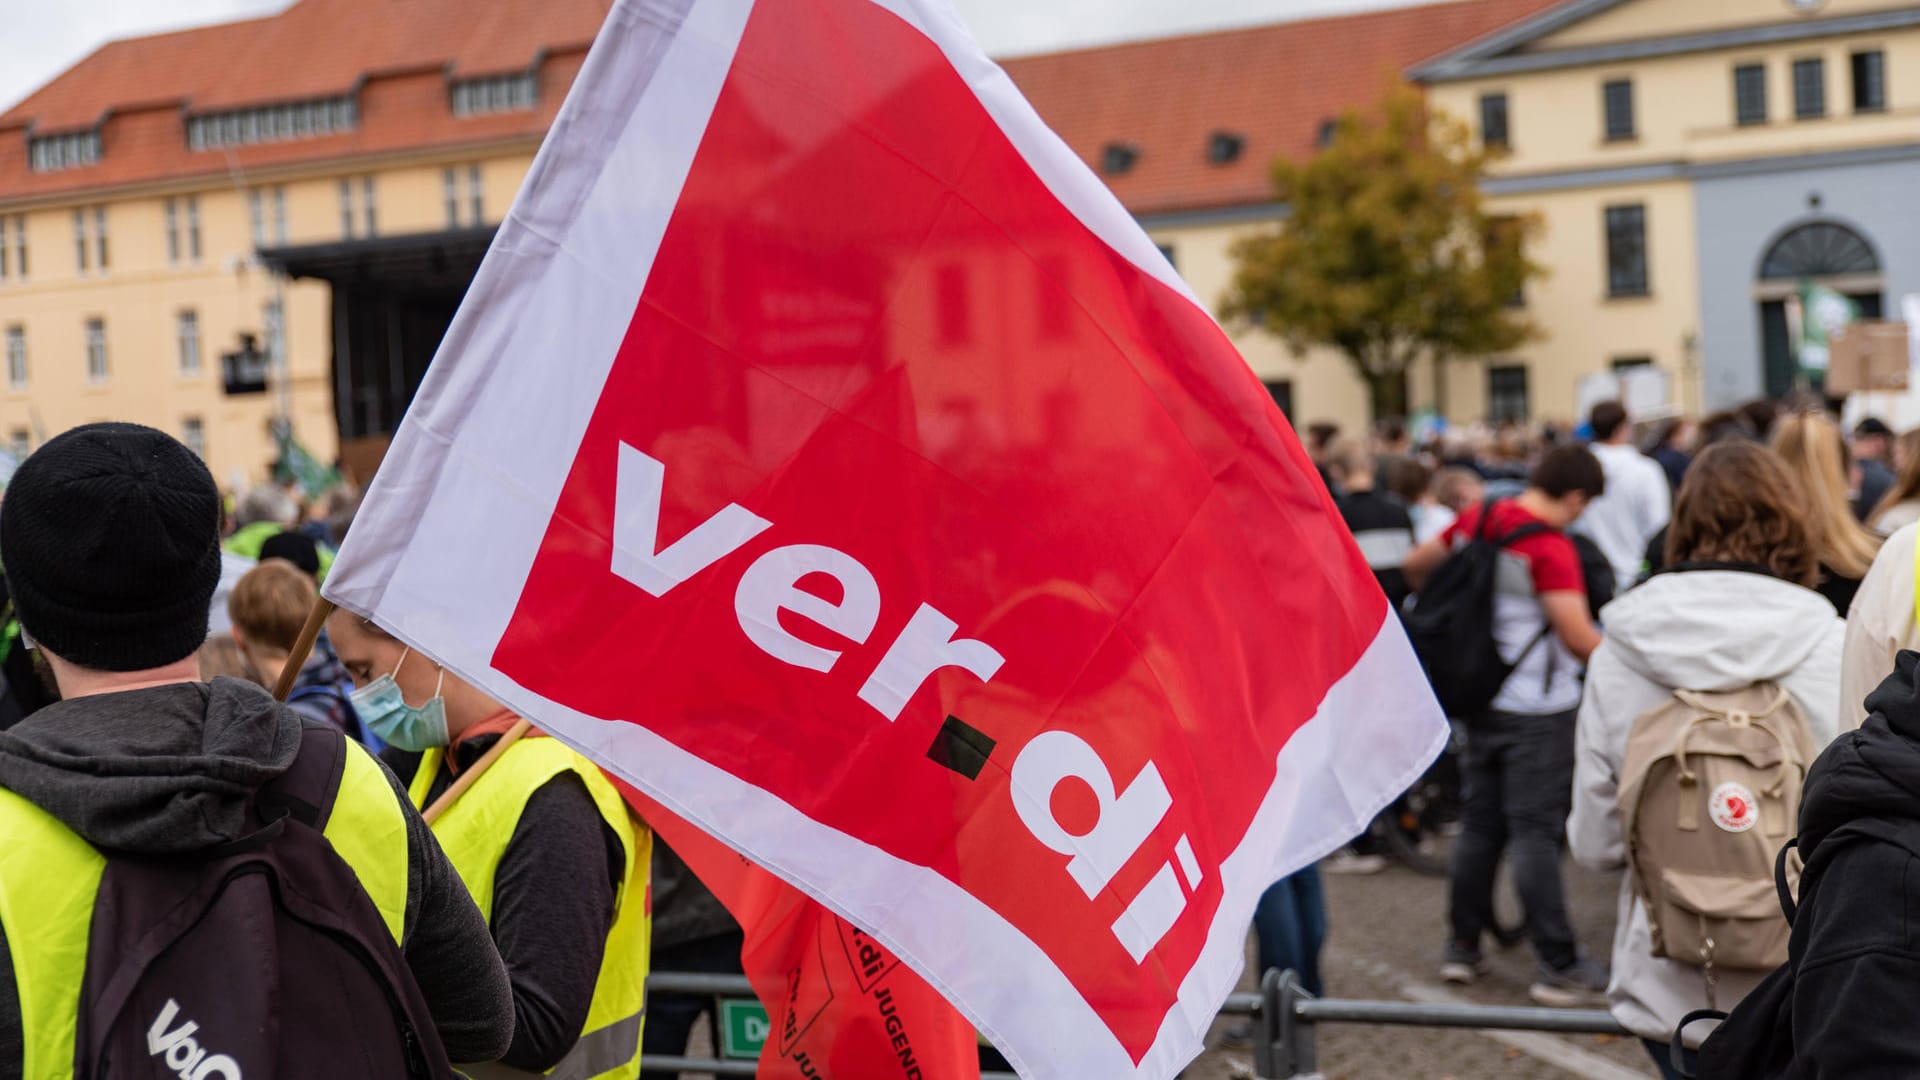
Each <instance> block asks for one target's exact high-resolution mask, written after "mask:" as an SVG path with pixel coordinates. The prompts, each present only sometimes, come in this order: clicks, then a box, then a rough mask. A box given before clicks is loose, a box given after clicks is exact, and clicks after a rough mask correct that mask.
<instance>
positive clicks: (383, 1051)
mask: <svg viewBox="0 0 1920 1080" xmlns="http://www.w3.org/2000/svg"><path fill="white" fill-rule="evenodd" d="M348 752H349V751H348V748H347V745H346V737H345V736H344V735H342V734H341V733H340V732H338V731H335V730H333V729H332V728H330V727H326V726H325V725H320V724H304V725H302V739H301V744H300V752H299V754H298V756H297V757H296V758H295V759H294V764H293V766H292V768H290V769H289V770H288V771H287V772H286V773H285V774H284V775H283V776H282V777H281V778H280V779H279V780H277V781H275V782H274V783H273V784H270V785H268V786H267V787H265V788H263V789H261V791H260V793H259V796H258V798H257V800H256V807H257V810H258V814H259V819H260V821H259V828H258V830H257V831H255V832H253V833H252V834H251V835H248V836H246V837H243V838H242V839H240V840H238V841H235V842H233V843H231V844H227V845H224V846H223V847H221V848H218V849H214V850H211V851H206V852H197V853H195V854H194V855H193V856H192V857H190V858H185V859H183V858H180V857H177V856H176V857H171V858H145V857H138V856H132V855H126V854H121V853H114V852H108V853H106V854H107V856H108V859H107V866H106V870H105V873H104V875H103V876H102V878H101V881H100V891H99V894H98V897H97V898H96V900H95V901H94V909H93V924H92V929H91V932H90V935H89V938H88V943H87V967H86V975H85V980H84V982H83V983H82V986H81V993H80V1012H79V1025H78V1030H77V1032H76V1038H75V1040H74V1071H73V1075H74V1078H75V1080H107V1078H109V1077H111V1078H113V1080H128V1078H135V1080H147V1078H152V1080H323V1078H332V1077H342V1076H353V1077H370V1078H377V1080H400V1078H406V1080H415V1078H421V1080H448V1078H451V1077H452V1075H453V1072H452V1069H451V1067H450V1066H449V1064H448V1062H447V1057H446V1051H445V1049H444V1048H443V1047H442V1046H441V1045H440V1038H439V1033H438V1032H437V1030H436V1029H435V1028H434V1026H433V1021H432V1018H431V1015H430V1014H429V1013H428V1011H427V1005H426V1001H425V1000H424V999H423V998H422V997H421V994H420V990H419V987H418V986H416V985H415V984H414V981H413V976H412V973H411V972H410V971H409V970H408V968H407V965H406V962H405V960H404V959H403V958H402V956H401V953H400V947H399V945H398V944H396V943H395V942H394V940H393V935H392V933H391V932H390V931H389V930H388V929H387V925H386V923H385V922H384V921H383V920H382V919H381V916H380V913H379V911H378V910H377V909H376V908H375V907H374V905H373V901H372V899H371V898H369V897H368V896H367V894H366V891H365V890H364V889H362V888H361V887H360V883H359V879H358V878H357V877H356V876H355V874H354V872H353V868H352V867H351V866H349V865H348V864H347V862H346V861H345V860H344V859H342V858H341V857H340V856H339V855H338V854H337V853H336V852H335V851H334V850H333V847H332V846H331V845H330V844H328V843H327V841H326V839H325V837H324V836H323V835H322V832H321V830H322V829H324V828H325V827H326V823H327V818H328V815H329V813H330V812H331V810H332V800H333V794H334V792H335V791H337V789H338V786H339V781H340V777H341V774H342V771H343V769H344V767H345V763H346V754H347V753H348Z"/></svg>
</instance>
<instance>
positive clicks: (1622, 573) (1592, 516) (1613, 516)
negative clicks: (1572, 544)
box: [1573, 443, 1673, 592]
mask: <svg viewBox="0 0 1920 1080" xmlns="http://www.w3.org/2000/svg"><path fill="white" fill-rule="evenodd" d="M1588 449H1590V450H1592V451H1593V456H1594V457H1595V458H1598V459H1599V461H1600V468H1601V470H1602V471H1604V472H1605V473H1606V474H1607V490H1606V493H1605V494H1603V495H1601V496H1600V497H1599V498H1597V499H1595V500H1593V501H1592V502H1591V503H1588V504H1587V509H1586V512H1585V513H1583V514H1581V515H1580V519H1579V520H1578V521H1575V522H1574V523H1573V531H1574V532H1577V533H1579V534H1581V535H1582V536H1586V537H1588V538H1589V539H1591V540H1592V541H1593V542H1594V544H1595V546H1597V547H1599V549H1600V553H1601V554H1603V555H1605V556H1606V557H1607V562H1608V564H1609V565H1611V566H1612V567H1613V577H1614V582H1615V584H1614V588H1616V589H1618V590H1619V591H1620V592H1626V591H1627V590H1628V589H1631V588H1633V583H1634V582H1636V581H1638V580H1640V567H1641V566H1642V565H1643V564H1644V563H1645V562H1646V561H1647V543H1648V541H1651V540H1652V539H1653V534H1655V533H1657V532H1659V531H1660V530H1661V529H1664V528H1666V527H1667V520H1668V518H1669V517H1671V516H1672V511H1673V497H1672V495H1671V494H1670V493H1669V492H1668V491H1667V471H1666V470H1665V469H1662V468H1661V467H1660V463H1659V462H1657V461H1655V460H1653V459H1652V458H1650V457H1647V456H1646V455H1645V454H1642V453H1641V452H1640V451H1638V450H1635V449H1634V448H1633V447H1631V446H1626V445H1622V444H1617V443H1594V444H1593V445H1592V446H1590V447H1588Z"/></svg>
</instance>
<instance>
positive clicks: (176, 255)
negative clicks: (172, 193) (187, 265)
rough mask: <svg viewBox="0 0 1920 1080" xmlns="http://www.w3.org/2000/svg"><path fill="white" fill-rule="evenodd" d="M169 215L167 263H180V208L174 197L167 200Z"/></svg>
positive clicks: (169, 264) (175, 264)
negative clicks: (176, 204)
mask: <svg viewBox="0 0 1920 1080" xmlns="http://www.w3.org/2000/svg"><path fill="white" fill-rule="evenodd" d="M166 216H167V265H168V266H178V265H180V208H179V207H177V206H175V205H174V201H173V200H172V199H168V200H167V202H166Z"/></svg>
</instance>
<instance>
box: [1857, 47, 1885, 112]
mask: <svg viewBox="0 0 1920 1080" xmlns="http://www.w3.org/2000/svg"><path fill="white" fill-rule="evenodd" d="M1886 109H1887V54H1886V53H1884V52H1881V51H1880V50H1879V49H1873V50H1870V51H1868V52H1857V53H1854V54H1853V111H1854V112H1857V113H1876V112H1885V111H1886Z"/></svg>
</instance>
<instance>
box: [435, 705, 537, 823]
mask: <svg viewBox="0 0 1920 1080" xmlns="http://www.w3.org/2000/svg"><path fill="white" fill-rule="evenodd" d="M532 730H533V722H532V721H530V720H528V719H527V718H526V717H521V718H520V719H519V720H518V721H517V722H515V724H514V725H513V726H512V727H510V728H508V729H507V733H506V734H505V735H502V736H500V741H499V742H496V743H494V744H493V745H492V746H491V747H488V748H487V752H486V753H484V754H482V755H480V760H479V761H476V762H474V763H473V764H472V765H469V766H467V767H466V769H465V770H464V771H462V772H461V773H460V775H459V776H457V777H455V778H454V780H453V785H452V786H451V787H449V788H447V790H445V791H443V792H441V793H440V797H439V798H437V799H435V800H433V805H432V806H429V807H427V810H426V813H424V814H421V815H420V816H421V817H423V818H425V819H427V824H429V825H431V824H433V822H434V819H436V818H438V817H439V816H440V815H441V814H444V813H446V812H447V808H448V807H449V806H452V805H453V801H454V800H455V799H458V798H459V797H460V796H461V795H462V794H464V793H465V792H466V790H467V789H468V788H470V787H472V786H473V782H474V781H475V780H478V779H480V774H481V773H484V772H486V771H487V770H488V769H490V768H492V767H493V763H494V762H496V761H499V760H500V756H501V755H502V754H505V753H506V752H507V749H508V748H509V747H511V746H512V745H513V744H514V743H517V742H519V741H520V737H521V736H522V735H525V734H526V733H527V732H529V731H532Z"/></svg>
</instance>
